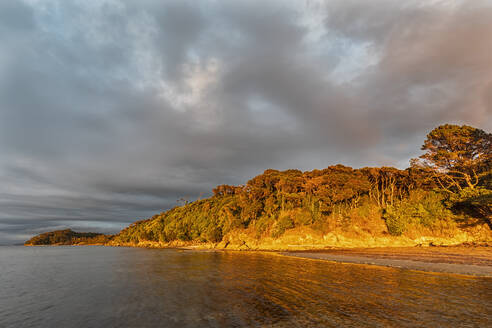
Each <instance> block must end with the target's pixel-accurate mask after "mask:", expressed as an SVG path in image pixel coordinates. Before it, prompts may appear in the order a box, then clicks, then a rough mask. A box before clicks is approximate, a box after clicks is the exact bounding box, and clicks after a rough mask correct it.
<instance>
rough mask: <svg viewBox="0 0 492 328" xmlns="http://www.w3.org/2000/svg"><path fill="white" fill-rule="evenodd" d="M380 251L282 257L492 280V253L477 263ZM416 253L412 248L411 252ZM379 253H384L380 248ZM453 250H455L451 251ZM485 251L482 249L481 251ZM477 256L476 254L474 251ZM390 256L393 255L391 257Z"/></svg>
mask: <svg viewBox="0 0 492 328" xmlns="http://www.w3.org/2000/svg"><path fill="white" fill-rule="evenodd" d="M374 250H378V249H365V250H364V249H358V250H356V251H355V250H350V249H336V250H327V251H314V252H311V251H303V252H296V251H293V252H279V254H280V255H282V256H287V257H295V258H301V259H309V260H316V261H324V262H332V263H342V264H355V265H371V266H379V267H390V268H396V269H402V270H412V271H422V272H426V273H445V274H458V275H466V276H474V277H488V278H492V250H487V251H488V252H489V253H490V254H489V255H488V256H486V257H482V261H481V262H480V261H476V258H474V256H473V254H470V255H466V254H459V255H456V254H455V256H454V257H447V255H443V256H437V258H432V257H428V256H425V255H424V256H422V255H423V254H422V255H415V254H411V255H409V254H405V250H404V249H393V250H391V249H384V251H387V253H386V254H385V255H386V256H381V255H378V254H376V253H377V252H374ZM408 250H412V249H408ZM378 251H383V250H382V249H379V250H378ZM451 251H453V249H451ZM479 251H481V250H479ZM472 253H473V252H472ZM388 255H389V256H388Z"/></svg>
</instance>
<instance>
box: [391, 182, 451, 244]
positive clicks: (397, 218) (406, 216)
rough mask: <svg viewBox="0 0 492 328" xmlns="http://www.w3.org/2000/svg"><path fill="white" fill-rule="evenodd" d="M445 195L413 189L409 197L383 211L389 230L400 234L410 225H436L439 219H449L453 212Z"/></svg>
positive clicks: (431, 226)
mask: <svg viewBox="0 0 492 328" xmlns="http://www.w3.org/2000/svg"><path fill="white" fill-rule="evenodd" d="M444 200H445V195H443V194H442V193H438V192H433V191H431V192H428V191H422V190H415V191H412V192H411V193H410V195H409V197H408V198H407V199H405V200H402V201H399V202H398V204H396V205H395V206H388V207H387V208H386V209H385V210H384V213H383V218H384V219H385V221H386V226H387V227H388V232H389V233H390V234H392V235H395V236H399V235H401V234H403V233H404V232H405V231H406V230H407V228H408V227H409V226H410V225H420V226H423V227H426V228H431V229H432V228H433V227H435V225H436V223H437V222H438V221H448V220H449V219H451V218H452V217H453V214H452V213H451V211H450V210H449V209H447V208H446V206H445V202H444Z"/></svg>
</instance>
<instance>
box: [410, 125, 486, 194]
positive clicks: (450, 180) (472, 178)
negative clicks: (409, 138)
mask: <svg viewBox="0 0 492 328" xmlns="http://www.w3.org/2000/svg"><path fill="white" fill-rule="evenodd" d="M421 149H422V150H425V151H426V153H424V154H423V155H421V156H420V157H419V158H418V159H413V160H412V161H411V163H412V166H413V167H420V168H426V169H428V170H429V171H430V172H431V173H432V174H433V176H434V177H435V178H436V179H437V181H438V183H439V184H440V185H441V187H442V188H443V189H444V190H446V191H448V192H453V191H461V190H462V189H463V188H464V187H468V188H470V189H474V188H475V187H476V186H477V185H478V184H479V182H480V179H481V178H483V177H485V176H486V175H487V174H488V172H490V170H491V162H492V134H490V133H487V132H485V131H483V130H480V129H477V128H474V127H471V126H467V125H462V126H459V125H452V124H445V125H441V126H439V127H437V128H435V129H434V130H432V131H431V132H430V133H429V134H428V135H427V139H426V140H425V142H424V145H423V146H422V148H421Z"/></svg>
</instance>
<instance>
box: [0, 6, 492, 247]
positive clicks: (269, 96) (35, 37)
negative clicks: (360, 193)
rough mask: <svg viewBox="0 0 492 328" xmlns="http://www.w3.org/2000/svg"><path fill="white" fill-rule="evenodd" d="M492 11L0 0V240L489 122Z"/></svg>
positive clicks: (399, 155)
mask: <svg viewBox="0 0 492 328" xmlns="http://www.w3.org/2000/svg"><path fill="white" fill-rule="evenodd" d="M491 35H492V0H474V1H430V0H426V1H397V0H394V1H378V0H373V1H364V0H360V1H352V0H342V1H308V0H304V1H303V0H298V1H287V0H278V1H273V0H270V1H265V0H262V1H251V0H248V1H214V0H210V1H208V0H205V1H194V0H190V1H182V0H176V1H161V0H155V1H152V0H138V1H137V0H134V1H130V0H128V1H123V0H97V1H96V0H80V1H72V0H70V1H67V0H58V1H57V0H12V1H10V0H5V1H0V244H8V243H14V242H19V241H22V240H25V239H27V238H29V237H30V236H31V235H33V234H37V233H40V232H44V231H48V230H53V229H61V228H67V227H71V228H73V229H77V230H85V231H87V230H91V231H101V232H116V231H118V230H120V229H121V228H122V227H124V226H126V225H127V224H128V223H129V222H132V221H135V220H136V219H143V218H146V217H148V216H150V215H152V214H154V213H157V212H161V211H163V210H165V209H168V208H170V207H172V206H175V205H176V204H177V200H178V199H179V198H182V197H183V198H188V199H190V200H192V199H196V198H197V197H199V196H200V194H202V197H205V196H207V195H209V192H210V190H211V188H212V187H213V186H215V185H217V184H223V183H228V184H241V183H244V182H245V181H247V179H249V178H251V177H253V176H255V175H257V174H259V173H261V172H263V171H264V170H265V169H267V168H276V169H287V168H299V169H301V170H310V169H313V168H324V167H327V166H329V165H332V164H337V163H343V164H346V165H350V166H353V167H362V166H380V165H392V166H396V167H399V168H405V167H407V165H408V160H409V159H410V158H411V157H414V156H416V155H418V154H419V147H420V145H421V144H422V142H423V140H424V138H425V134H426V133H427V132H428V131H429V130H431V129H432V128H433V127H436V126H437V125H439V124H441V123H446V122H450V123H460V124H462V123H466V124H470V125H473V126H476V127H480V128H482V129H485V130H487V131H490V130H491V129H492V59H491V54H492V38H491V37H490V36H491Z"/></svg>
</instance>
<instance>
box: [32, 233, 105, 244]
mask: <svg viewBox="0 0 492 328" xmlns="http://www.w3.org/2000/svg"><path fill="white" fill-rule="evenodd" d="M110 238H111V237H110V236H107V235H104V234H101V233H94V232H75V231H72V230H71V229H66V230H56V231H51V232H46V233H42V234H40V235H37V236H35V237H33V238H31V239H29V240H28V241H26V242H25V244H24V245H27V246H36V245H85V244H105V243H107V242H108V241H109V239H110Z"/></svg>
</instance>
